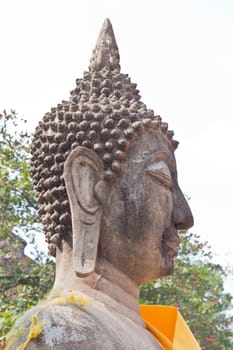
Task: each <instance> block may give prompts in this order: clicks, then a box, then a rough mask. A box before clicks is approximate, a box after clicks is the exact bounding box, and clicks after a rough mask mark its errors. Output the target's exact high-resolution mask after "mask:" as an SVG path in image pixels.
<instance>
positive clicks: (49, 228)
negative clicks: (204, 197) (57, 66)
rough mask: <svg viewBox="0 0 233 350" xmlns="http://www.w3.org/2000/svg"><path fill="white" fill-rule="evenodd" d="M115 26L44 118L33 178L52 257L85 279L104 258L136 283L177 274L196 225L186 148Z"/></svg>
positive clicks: (103, 35)
mask: <svg viewBox="0 0 233 350" xmlns="http://www.w3.org/2000/svg"><path fill="white" fill-rule="evenodd" d="M119 59H120V58H119V52H118V48H117V44H116V40H115V37H114V33H113V30H112V26H111V23H110V21H109V20H105V22H104V24H103V27H102V30H101V32H100V35H99V38H98V40H97V45H96V47H95V49H94V51H93V55H92V58H91V61H90V67H89V70H88V71H87V72H84V75H83V78H82V79H78V80H77V81H76V87H75V89H74V90H73V91H71V96H70V99H69V100H68V101H62V103H61V104H58V105H57V107H54V108H52V109H51V111H50V112H49V113H47V114H45V116H44V118H43V120H42V121H41V122H40V123H39V126H38V127H37V129H36V132H35V136H34V140H33V144H32V174H33V179H34V183H35V188H36V192H37V196H38V202H39V215H40V217H41V221H42V223H43V225H44V230H45V235H46V240H47V242H48V245H49V251H50V253H51V255H53V256H56V252H58V253H59V256H60V255H62V252H63V250H64V247H65V246H69V247H70V251H71V252H72V264H73V269H74V271H75V273H76V275H77V276H78V277H86V276H88V275H90V274H91V273H92V272H93V271H95V268H96V264H97V262H101V260H102V259H105V260H106V261H108V262H109V263H111V264H112V265H113V266H115V267H116V268H117V269H118V270H119V271H121V272H122V273H124V274H125V275H127V276H128V277H129V278H130V279H132V280H133V281H135V282H136V283H137V284H141V283H144V282H148V281H150V280H153V279H155V278H158V277H161V276H165V275H168V274H170V273H172V271H173V260H174V257H175V256H176V254H177V248H178V244H179V238H178V235H177V230H179V229H188V228H189V227H190V226H192V224H193V217H192V214H191V211H190V209H189V206H188V204H187V202H186V200H185V198H184V196H183V194H182V192H181V190H180V188H179V185H178V181H177V171H176V162H175V157H174V151H175V149H176V147H177V145H178V142H176V141H175V140H173V132H172V131H170V130H169V129H168V125H167V123H165V122H162V120H161V118H160V116H158V115H155V114H154V112H153V111H152V110H150V109H148V108H147V107H146V105H145V104H144V103H143V102H142V101H141V100H140V95H139V91H138V90H137V89H136V84H133V83H132V82H131V80H130V78H129V76H128V75H127V74H122V73H121V70H120V64H119Z"/></svg>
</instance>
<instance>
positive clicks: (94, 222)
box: [64, 146, 107, 277]
mask: <svg viewBox="0 0 233 350" xmlns="http://www.w3.org/2000/svg"><path fill="white" fill-rule="evenodd" d="M102 173H103V163H102V160H101V159H100V158H99V157H98V155H97V154H96V153H94V152H93V151H91V150H89V149H87V148H84V147H81V146H80V147H77V148H76V149H75V150H73V151H72V152H71V153H70V155H69V156H68V158H67V160H66V162H65V165H64V179H65V184H66V189H67V193H68V197H69V201H70V208H71V217H72V229H73V265H74V269H75V271H76V273H77V275H78V276H80V277H84V276H87V275H89V274H90V273H92V272H93V271H94V269H95V264H96V258H97V249H98V243H99V234H100V222H101V215H102V205H103V201H104V200H105V198H106V191H107V184H105V181H103V180H101V174H102ZM98 197H99V198H98Z"/></svg>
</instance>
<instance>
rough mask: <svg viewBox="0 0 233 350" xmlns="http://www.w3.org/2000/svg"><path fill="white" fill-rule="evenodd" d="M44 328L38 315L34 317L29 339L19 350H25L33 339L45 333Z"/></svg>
mask: <svg viewBox="0 0 233 350" xmlns="http://www.w3.org/2000/svg"><path fill="white" fill-rule="evenodd" d="M43 329H44V326H43V323H42V322H41V320H40V319H39V318H38V316H37V315H33V316H32V323H31V327H30V330H29V333H28V336H27V339H26V340H25V342H24V343H23V344H22V345H20V346H19V347H18V348H17V350H25V349H26V347H27V346H28V344H29V343H30V341H31V340H32V339H36V338H37V337H38V336H39V335H40V334H41V333H42V332H43Z"/></svg>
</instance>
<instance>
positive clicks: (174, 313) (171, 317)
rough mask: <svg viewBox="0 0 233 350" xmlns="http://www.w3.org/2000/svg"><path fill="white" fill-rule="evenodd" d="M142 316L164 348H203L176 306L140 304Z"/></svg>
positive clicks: (169, 349) (166, 349) (175, 349)
mask: <svg viewBox="0 0 233 350" xmlns="http://www.w3.org/2000/svg"><path fill="white" fill-rule="evenodd" d="M140 311H141V317H142V318H143V320H144V321H145V324H146V326H147V328H148V330H149V331H150V332H151V333H153V334H154V336H155V338H156V339H157V340H158V341H159V343H160V345H161V346H162V348H163V350H201V348H200V346H199V345H198V343H197V341H196V339H195V338H194V336H193V334H192V332H191V330H190V329H189V327H188V326H187V324H186V323H185V321H184V319H183V317H182V316H181V314H180V313H179V311H178V310H177V308H176V307H174V306H164V305H140Z"/></svg>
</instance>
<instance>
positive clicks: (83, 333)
mask: <svg viewBox="0 0 233 350" xmlns="http://www.w3.org/2000/svg"><path fill="white" fill-rule="evenodd" d="M59 299H60V301H59ZM59 299H58V300H56V303H55V302H54V301H53V300H52V301H51V302H50V303H42V304H39V305H38V306H36V307H34V308H32V309H31V310H29V311H28V312H26V313H25V314H24V315H23V317H22V318H20V319H19V320H18V321H17V323H16V324H15V326H14V328H13V329H12V330H11V332H10V333H9V335H8V336H7V349H8V348H9V349H11V350H16V349H27V350H37V349H43V350H51V349H54V350H64V349H69V350H72V349H75V350H78V349H83V350H89V349H93V350H94V349H96V350H100V349H103V350H104V349H115V347H114V346H113V344H112V337H111V335H110V334H109V333H108V330H107V329H106V328H105V327H104V325H103V324H101V322H99V320H98V319H96V318H95V316H94V313H95V312H94V313H92V312H89V310H88V309H91V310H92V309H95V307H92V305H88V306H86V305H84V304H83V305H82V304H80V305H77V303H76V304H75V303H73V302H72V303H65V302H64V300H63V299H62V298H59Z"/></svg>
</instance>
